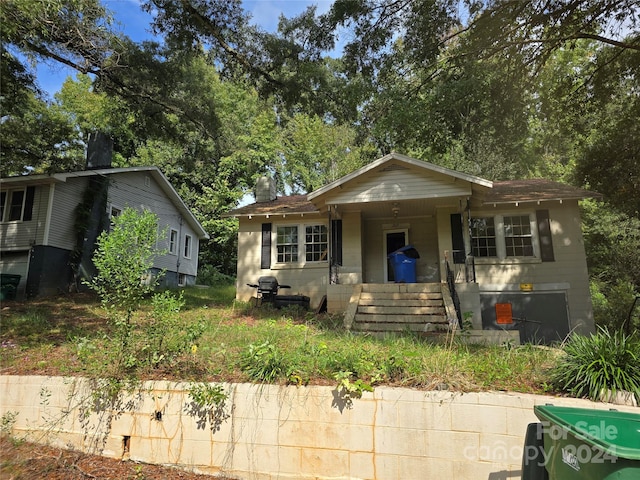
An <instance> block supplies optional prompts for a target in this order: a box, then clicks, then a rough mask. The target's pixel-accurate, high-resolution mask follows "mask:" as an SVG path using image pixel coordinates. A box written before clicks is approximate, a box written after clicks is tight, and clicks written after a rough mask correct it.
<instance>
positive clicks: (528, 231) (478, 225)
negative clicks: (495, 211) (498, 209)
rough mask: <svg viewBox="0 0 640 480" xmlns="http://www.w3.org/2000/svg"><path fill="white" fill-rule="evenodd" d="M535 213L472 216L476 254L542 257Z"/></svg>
mask: <svg viewBox="0 0 640 480" xmlns="http://www.w3.org/2000/svg"><path fill="white" fill-rule="evenodd" d="M534 219H535V216H533V215H495V216H486V217H476V218H472V219H471V251H472V253H473V255H474V256H475V257H478V258H482V257H498V258H507V257H537V258H539V257H540V254H539V246H538V238H537V230H536V228H535V220H534Z"/></svg>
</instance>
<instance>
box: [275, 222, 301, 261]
mask: <svg viewBox="0 0 640 480" xmlns="http://www.w3.org/2000/svg"><path fill="white" fill-rule="evenodd" d="M276 231H277V238H276V251H277V257H276V261H277V262H278V263H296V262H297V261H298V226H297V225H295V226H286V227H278V228H277V230H276Z"/></svg>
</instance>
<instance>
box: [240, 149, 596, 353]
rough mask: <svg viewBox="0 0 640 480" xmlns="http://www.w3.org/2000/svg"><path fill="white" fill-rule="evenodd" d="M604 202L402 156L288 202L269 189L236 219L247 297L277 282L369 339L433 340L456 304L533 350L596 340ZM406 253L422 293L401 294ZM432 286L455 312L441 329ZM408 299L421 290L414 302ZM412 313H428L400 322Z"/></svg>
mask: <svg viewBox="0 0 640 480" xmlns="http://www.w3.org/2000/svg"><path fill="white" fill-rule="evenodd" d="M597 196H599V195H598V194H594V193H592V192H589V191H586V190H582V189H578V188H575V187H572V186H569V185H565V184H561V183H557V182H553V181H549V180H540V179H537V180H519V181H501V182H491V181H489V180H485V179H482V178H479V177H475V176H473V175H468V174H465V173H460V172H456V171H453V170H449V169H446V168H443V167H439V166H436V165H432V164H430V163H427V162H424V161H420V160H416V159H413V158H409V157H406V156H404V155H399V154H390V155H386V156H385V157H382V158H380V159H378V160H376V161H374V162H373V163H371V164H369V165H367V166H365V167H363V168H361V169H359V170H357V171H355V172H353V173H351V174H349V175H346V176H345V177H343V178H341V179H339V180H336V181H334V182H332V183H330V184H328V185H326V186H324V187H322V188H320V189H319V190H316V191H314V192H312V193H310V194H308V195H295V196H285V197H276V195H275V188H274V185H273V182H272V181H270V180H269V179H266V178H265V179H261V181H260V182H259V184H258V188H257V191H256V203H254V204H251V205H247V206H244V207H241V208H237V209H235V210H233V211H232V212H230V213H229V215H230V216H234V217H237V218H238V219H239V234H238V277H237V298H238V299H239V300H243V301H248V300H249V299H250V298H251V297H252V296H253V295H255V293H256V292H255V289H253V288H251V287H250V286H247V284H255V283H256V281H257V279H258V278H259V277H261V276H275V277H276V278H277V279H278V281H279V283H281V284H288V285H291V286H292V288H291V290H289V291H288V292H287V293H290V294H301V295H306V296H309V297H311V305H312V306H316V305H317V306H320V305H323V304H324V303H325V302H326V305H327V309H328V311H329V312H334V313H335V312H346V314H345V324H346V325H347V326H348V327H351V328H356V329H360V330H367V329H372V330H374V331H375V330H376V329H378V330H387V331H388V330H396V331H397V330H401V329H406V328H408V329H410V330H413V331H420V332H429V331H433V330H434V326H435V327H442V326H443V322H446V323H449V324H450V323H451V322H452V318H451V317H452V314H451V310H450V307H451V305H450V304H451V301H452V302H453V305H454V306H455V307H456V312H455V314H453V315H454V316H455V317H457V319H456V320H457V323H463V320H464V319H465V318H467V317H470V318H469V319H470V320H471V322H472V323H473V328H474V329H476V330H480V329H484V330H498V331H499V330H513V331H517V332H519V336H520V339H521V340H524V341H536V342H538V341H539V342H552V341H555V340H559V339H562V338H564V337H565V336H566V335H567V334H568V333H569V332H571V331H577V332H581V333H586V332H590V331H592V330H593V328H594V323H593V314H592V306H591V299H590V294H589V279H588V274H587V265H586V259H585V252H584V245H583V239H582V233H581V224H580V212H579V207H578V202H579V201H580V200H581V199H584V198H587V197H597ZM405 245H412V246H413V247H414V248H415V250H416V251H417V253H418V254H419V258H417V259H414V260H413V265H412V266H410V268H413V269H415V276H416V283H415V284H412V285H407V284H397V283H394V280H393V278H394V277H393V275H394V273H393V268H392V266H390V263H389V260H388V255H389V254H390V253H392V252H394V251H396V250H397V249H399V248H400V247H402V246H405ZM409 263H411V262H409ZM447 280H449V285H448V286H447ZM389 284H391V285H389ZM430 289H434V290H437V291H438V292H439V291H440V290H442V292H444V293H443V294H442V298H441V299H440V300H439V301H440V305H442V304H443V303H444V306H446V307H448V308H449V309H448V310H446V314H444V317H443V316H440V317H438V318H439V319H437V318H436V317H428V316H427V314H429V313H430V312H431V310H434V311H435V307H436V304H435V303H434V304H433V307H431V303H430V302H432V301H431V300H429V298H430V297H431V296H432V295H433V294H430V293H428V292H429V291H430ZM376 292H378V293H376ZM390 292H395V293H390ZM402 292H409V293H410V292H413V300H412V301H413V303H412V304H411V303H408V302H407V303H405V304H403V303H402V302H404V301H405V300H404V299H403V298H401V295H402ZM376 297H379V298H382V297H384V298H385V299H384V300H378V301H377V303H376V300H375V298H376ZM394 302H396V303H394ZM416 302H417V303H416ZM384 305H386V306H384ZM399 305H407V306H406V307H402V309H400V308H399ZM409 306H411V307H409ZM388 308H395V311H392V310H389V309H388ZM385 309H387V310H385ZM400 310H402V311H404V312H405V313H407V312H409V311H412V312H414V313H415V314H416V315H417V316H415V317H414V319H413V320H402V318H403V317H400V316H394V315H396V314H398V313H399V312H400ZM442 311H443V312H444V311H445V310H442ZM366 313H369V314H374V313H377V314H378V315H377V317H374V316H366V315H365V314H366ZM430 318H434V320H430ZM403 322H405V323H403ZM446 323H445V324H444V326H445V327H446ZM398 324H400V326H398ZM376 325H377V327H375V326H376ZM438 329H439V328H435V330H436V331H437V330H438ZM440 330H441V328H440Z"/></svg>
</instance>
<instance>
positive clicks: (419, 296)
mask: <svg viewBox="0 0 640 480" xmlns="http://www.w3.org/2000/svg"><path fill="white" fill-rule="evenodd" d="M377 300H380V301H386V300H403V301H409V300H413V301H416V302H426V301H429V300H440V301H442V292H431V293H426V292H423V293H400V292H378V293H371V292H363V293H362V294H361V295H360V303H363V302H371V301H377Z"/></svg>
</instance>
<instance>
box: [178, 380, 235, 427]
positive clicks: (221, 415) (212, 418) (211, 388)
mask: <svg viewBox="0 0 640 480" xmlns="http://www.w3.org/2000/svg"><path fill="white" fill-rule="evenodd" d="M189 396H190V397H191V402H190V403H189V404H187V405H186V406H185V413H187V415H190V416H192V417H195V418H196V422H197V425H198V428H200V429H204V428H205V427H206V425H207V423H209V425H210V428H211V431H212V432H216V431H218V430H219V429H220V426H221V425H222V422H224V421H225V420H226V419H227V418H229V414H228V413H227V412H226V410H225V407H226V403H227V400H228V399H229V395H227V393H226V392H225V391H224V388H223V387H222V385H215V384H211V383H196V384H194V385H192V386H191V388H190V389H189Z"/></svg>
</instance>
